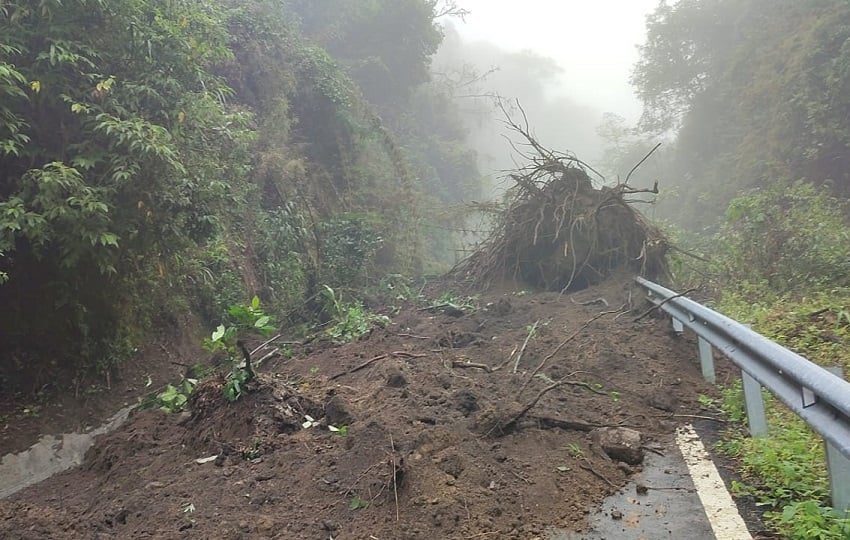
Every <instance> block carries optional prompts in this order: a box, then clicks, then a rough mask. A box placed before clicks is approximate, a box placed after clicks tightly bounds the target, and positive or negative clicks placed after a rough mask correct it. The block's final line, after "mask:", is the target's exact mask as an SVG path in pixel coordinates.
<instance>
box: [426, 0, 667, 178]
mask: <svg viewBox="0 0 850 540" xmlns="http://www.w3.org/2000/svg"><path fill="white" fill-rule="evenodd" d="M459 4H460V5H461V6H462V7H464V8H466V9H468V10H469V11H470V13H469V14H468V15H467V16H466V17H465V18H464V20H463V21H460V20H457V19H453V20H449V21H444V27H445V34H446V38H445V40H444V42H443V45H442V47H441V49H440V51H439V53H438V54H437V56H436V57H435V59H434V64H433V69H434V72H435V76H436V78H437V80H440V79H441V78H442V79H446V80H450V81H452V84H454V85H455V86H457V88H455V94H456V95H457V96H458V100H459V103H460V104H461V108H462V109H463V111H464V115H465V121H466V124H467V127H468V128H469V129H470V143H471V145H472V146H473V147H474V148H475V149H476V150H477V151H478V153H479V161H480V167H481V170H482V172H484V173H485V174H487V175H488V176H490V177H497V176H498V175H499V171H502V170H505V169H510V168H512V167H513V166H514V162H513V161H512V154H515V152H513V151H512V150H511V147H510V145H509V144H508V142H507V141H506V139H505V135H507V130H506V129H505V127H504V125H503V123H502V121H501V113H500V112H499V111H498V110H497V109H495V108H494V107H493V100H492V99H487V98H486V97H482V96H489V95H498V96H501V97H502V98H504V99H507V100H515V99H518V100H519V102H520V103H521V105H522V107H523V109H524V110H525V112H526V113H527V115H528V118H529V123H530V125H531V127H532V130H533V133H534V135H535V136H536V137H537V138H538V139H539V141H540V142H541V143H543V144H544V145H545V146H547V147H550V148H553V149H555V150H560V151H569V152H572V153H574V154H575V155H576V156H577V157H579V158H580V159H582V160H583V161H586V162H588V163H590V164H594V163H598V161H599V160H600V159H601V157H602V153H603V149H604V141H603V140H602V139H601V138H600V137H599V136H598V134H597V129H598V127H599V126H600V124H602V122H603V114H604V113H609V112H610V113H615V114H617V115H619V116H622V117H624V118H625V119H626V120H627V121H628V122H630V123H634V122H635V121H637V119H638V117H639V116H640V112H641V110H640V104H639V102H638V100H637V98H636V97H635V95H634V92H633V90H632V88H631V86H630V85H629V82H628V79H629V75H630V73H631V69H632V66H633V65H634V63H635V61H636V60H637V58H638V52H637V45H638V44H639V43H641V42H642V41H643V39H644V36H645V26H644V25H645V16H646V14H648V13H649V12H650V11H652V9H653V8H654V7H655V6H657V0H628V1H625V0H602V1H598V2H595V3H592V5H588V3H587V2H581V3H580V2H575V1H572V0H567V1H562V2H557V3H556V2H551V1H546V0H530V1H527V2H524V3H523V4H522V10H518V9H517V4H516V3H515V2H507V1H493V0H487V1H484V0H465V1H462V2H459ZM614 13H615V14H616V16H614V17H612V14H614ZM473 73H474V74H476V75H478V76H480V77H482V78H481V80H477V81H476V82H475V83H473V84H469V81H470V80H471V79H473V78H474V76H473Z"/></svg>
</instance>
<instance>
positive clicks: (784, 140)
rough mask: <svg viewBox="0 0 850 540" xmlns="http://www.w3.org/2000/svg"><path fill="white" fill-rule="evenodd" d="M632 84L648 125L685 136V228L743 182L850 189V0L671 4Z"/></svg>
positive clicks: (675, 164)
mask: <svg viewBox="0 0 850 540" xmlns="http://www.w3.org/2000/svg"><path fill="white" fill-rule="evenodd" d="M633 83H634V84H635V87H636V89H637V91H638V94H639V95H640V97H641V98H642V100H643V103H644V105H645V109H644V117H643V121H642V126H641V127H642V129H643V130H644V131H646V132H649V133H653V134H655V135H658V134H661V133H667V134H669V133H671V132H673V133H675V134H676V135H677V136H676V142H675V147H674V148H672V150H671V154H672V155H671V156H670V157H669V158H668V161H669V163H670V166H669V168H668V169H667V170H666V173H667V175H668V176H669V178H670V182H671V183H673V184H676V185H678V186H679V187H680V194H681V199H679V200H677V204H676V210H678V211H679V212H675V210H673V209H672V207H671V211H670V214H673V217H679V218H680V219H682V218H683V217H684V216H686V215H687V216H688V217H689V218H690V219H689V223H686V225H690V226H693V225H708V224H711V223H712V222H713V221H714V220H715V219H716V217H717V216H718V215H719V214H721V213H722V210H723V208H724V207H725V204H726V203H727V202H728V201H729V200H730V199H731V198H732V197H734V196H735V195H736V194H737V193H738V192H740V190H741V189H746V188H750V187H755V186H765V185H769V184H771V183H773V182H775V181H778V180H782V181H795V180H800V179H803V180H805V181H807V182H810V183H813V184H815V185H825V186H828V187H829V188H830V189H831V190H832V192H833V193H834V194H836V195H839V196H842V197H846V196H848V195H850V129H848V126H847V122H846V121H845V120H846V118H847V116H848V113H850V92H848V88H850V4H848V3H847V2H845V1H843V0H811V1H807V2H799V1H795V0H778V1H777V0H679V1H677V2H662V3H661V5H660V6H659V7H658V8H657V9H656V11H655V12H654V13H653V14H652V15H651V16H650V17H649V19H648V39H647V43H646V44H645V45H644V46H643V47H642V49H641V60H640V62H639V63H638V65H637V66H636V69H635V72H634V75H633ZM675 214H678V216H676V215H675ZM682 220H683V221H684V219H682Z"/></svg>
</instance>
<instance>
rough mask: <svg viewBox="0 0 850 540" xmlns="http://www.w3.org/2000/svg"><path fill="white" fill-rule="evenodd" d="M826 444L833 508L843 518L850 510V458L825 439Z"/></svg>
mask: <svg viewBox="0 0 850 540" xmlns="http://www.w3.org/2000/svg"><path fill="white" fill-rule="evenodd" d="M824 446H825V447H826V469H827V470H828V471H829V491H830V494H831V495H832V508H834V509H835V512H836V513H837V514H838V516H839V517H842V518H843V517H846V515H847V513H848V511H850V459H847V458H846V457H844V456H842V455H841V452H839V451H838V449H837V448H835V447H834V446H833V445H832V444H830V443H829V442H827V441H824Z"/></svg>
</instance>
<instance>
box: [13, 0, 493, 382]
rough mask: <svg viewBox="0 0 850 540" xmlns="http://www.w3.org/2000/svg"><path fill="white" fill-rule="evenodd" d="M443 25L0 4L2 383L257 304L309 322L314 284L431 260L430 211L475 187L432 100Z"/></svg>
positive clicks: (101, 361) (276, 12)
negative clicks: (255, 299)
mask: <svg viewBox="0 0 850 540" xmlns="http://www.w3.org/2000/svg"><path fill="white" fill-rule="evenodd" d="M331 4H332V5H331ZM436 16H437V15H436V13H435V4H434V3H433V2H431V1H427V0H405V1H404V2H396V1H389V0H372V1H370V2H366V3H364V2H352V1H342V0H340V1H336V2H328V3H316V2H300V1H296V0H254V1H251V2H241V1H240V2H236V1H231V0H218V1H213V2H203V3H198V2H192V1H190V0H122V1H120V2H118V1H112V0H65V1H60V0H12V1H5V2H2V3H0V282H2V283H0V302H1V303H2V304H3V305H4V306H6V309H4V310H3V313H2V314H0V326H2V327H3V328H4V331H3V332H2V337H0V350H3V351H5V352H6V353H7V356H6V357H5V358H4V362H3V365H2V366H0V375H2V376H3V377H6V378H9V377H11V376H12V375H11V374H12V373H13V372H16V371H20V370H21V369H22V368H25V367H26V364H27V363H28V362H31V361H32V359H33V358H34V357H37V356H46V355H48V354H49V355H50V357H51V358H54V359H65V358H70V359H75V360H76V363H77V365H79V366H80V367H81V368H88V367H98V368H101V369H105V368H109V367H110V366H112V365H114V364H115V363H116V362H118V361H120V360H121V359H123V358H125V357H126V356H127V354H128V353H129V351H131V350H132V349H133V348H135V347H136V346H138V345H139V344H140V343H141V342H142V341H143V338H144V337H145V336H146V335H147V334H148V332H149V331H150V330H151V328H153V326H154V323H155V322H157V321H161V322H165V323H167V324H173V323H174V322H175V319H177V318H179V317H180V316H182V315H179V314H181V313H185V312H188V311H193V312H195V313H198V314H200V315H202V316H204V317H207V318H208V319H210V320H214V319H215V318H216V317H218V315H219V314H220V313H221V312H223V310H224V309H226V307H227V306H229V305H232V304H238V303H244V301H245V298H250V297H251V296H253V295H254V294H259V295H260V296H262V297H263V298H264V300H265V301H266V302H267V304H266V305H268V306H269V309H271V310H273V311H276V312H278V313H286V314H289V315H290V316H292V314H295V315H294V316H301V317H310V316H312V315H314V313H311V311H310V310H311V309H312V308H315V309H321V306H322V301H321V298H320V296H321V292H322V288H321V285H323V284H328V285H330V286H333V287H337V286H339V285H345V286H348V287H352V286H358V285H361V284H364V283H366V282H367V281H368V280H370V279H379V278H380V277H381V276H382V275H383V274H386V273H389V272H394V271H395V272H415V271H417V270H420V269H421V268H422V267H423V266H424V265H425V264H426V262H428V261H431V260H434V259H438V258H439V254H437V253H435V252H434V251H433V250H431V251H429V249H428V248H429V247H432V246H433V242H429V240H428V238H427V237H425V236H423V234H422V232H421V231H422V224H423V222H424V221H426V220H427V218H426V217H424V216H425V209H427V208H428V206H429V205H430V204H431V201H432V200H433V198H434V196H433V195H432V194H434V193H436V194H438V195H437V197H438V198H439V199H440V200H442V201H444V202H448V201H455V200H459V199H460V198H461V197H462V196H466V195H469V194H473V193H475V190H476V185H477V183H478V175H477V172H476V170H475V166H474V156H472V155H471V154H469V153H468V152H467V153H464V151H463V150H462V148H463V142H462V141H463V137H464V133H463V131H462V130H461V129H460V128H459V125H458V123H457V121H456V120H454V118H453V114H452V107H453V105H452V104H451V103H449V102H448V101H446V100H444V99H443V96H441V95H440V94H439V92H438V91H437V90H436V89H435V88H433V87H431V86H430V85H429V75H428V74H429V63H430V57H431V55H432V54H433V53H434V51H435V50H436V48H437V46H438V45H439V43H440V40H441V33H440V31H439V27H438V26H437V25H436V22H435V17H436ZM423 104H431V107H430V108H429V107H427V106H424V105H423ZM435 109H437V110H439V114H438V115H434V114H433V111H434V110H435ZM378 112H380V115H379V114H378ZM441 119H442V120H445V123H446V124H447V125H448V126H449V127H448V128H446V129H443V130H437V129H434V130H431V128H432V127H433V128H436V127H439V126H440V122H441ZM420 126H425V127H422V128H421V129H420ZM423 149H425V150H424V151H423ZM455 155H456V156H458V157H457V158H455V157H452V158H451V159H444V158H445V157H446V156H455ZM447 163H448V165H446V164H447ZM426 194H427V195H426ZM423 246H424V247H423ZM48 335H49V336H52V338H51V339H50V340H45V339H44V338H45V336H48Z"/></svg>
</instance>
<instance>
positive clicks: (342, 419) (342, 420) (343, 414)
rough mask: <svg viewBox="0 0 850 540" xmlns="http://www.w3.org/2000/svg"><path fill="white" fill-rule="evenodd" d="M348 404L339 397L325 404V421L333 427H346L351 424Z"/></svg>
mask: <svg viewBox="0 0 850 540" xmlns="http://www.w3.org/2000/svg"><path fill="white" fill-rule="evenodd" d="M351 420H352V417H351V413H350V412H348V404H347V403H346V402H345V400H343V399H342V398H341V397H340V396H334V397H332V398H331V399H330V401H328V402H327V404H325V421H326V422H327V423H328V424H330V425H333V426H346V425H348V424H350V423H351Z"/></svg>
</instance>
